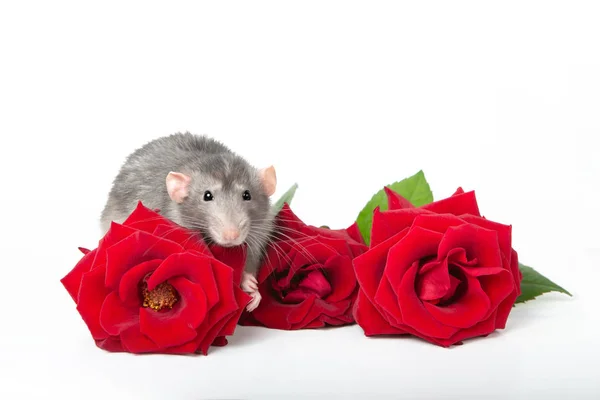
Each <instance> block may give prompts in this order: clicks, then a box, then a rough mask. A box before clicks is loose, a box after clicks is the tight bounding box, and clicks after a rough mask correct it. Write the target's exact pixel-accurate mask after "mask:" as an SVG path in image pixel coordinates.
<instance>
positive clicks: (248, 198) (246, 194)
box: [242, 190, 252, 201]
mask: <svg viewBox="0 0 600 400" xmlns="http://www.w3.org/2000/svg"><path fill="white" fill-rule="evenodd" d="M242 197H243V198H244V200H246V201H249V200H251V199H252V196H250V192H249V191H247V190H246V191H244V194H243V195H242Z"/></svg>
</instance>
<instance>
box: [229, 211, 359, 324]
mask: <svg viewBox="0 0 600 400" xmlns="http://www.w3.org/2000/svg"><path fill="white" fill-rule="evenodd" d="M276 224H277V232H278V233H279V234H278V235H276V236H278V238H276V239H273V241H272V243H271V244H270V246H269V248H268V249H267V253H266V256H265V261H264V263H263V265H262V266H261V268H260V271H259V274H258V282H259V292H260V294H261V296H262V301H261V302H260V304H259V306H258V307H257V308H256V309H255V310H254V311H253V312H252V313H244V314H243V316H242V319H241V320H240V323H241V324H242V325H258V326H265V327H268V328H274V329H284V330H296V329H303V328H320V327H323V326H326V325H344V324H350V323H353V322H354V318H353V317H352V305H353V303H354V301H355V300H356V295H357V291H358V285H357V282H356V277H355V275H354V271H353V268H352V259H353V258H354V257H356V256H357V255H359V254H361V253H363V252H364V251H366V250H367V246H366V245H365V244H364V242H363V241H362V237H361V236H360V233H359V231H358V227H357V226H356V224H354V225H352V226H351V227H350V228H348V229H339V230H329V229H325V228H317V227H314V226H309V225H306V224H304V222H302V221H301V220H300V219H299V218H298V217H297V216H296V215H295V214H294V213H293V212H292V210H291V209H290V208H289V206H288V205H287V204H285V205H284V207H283V209H282V210H281V211H280V212H279V214H278V216H277V219H276Z"/></svg>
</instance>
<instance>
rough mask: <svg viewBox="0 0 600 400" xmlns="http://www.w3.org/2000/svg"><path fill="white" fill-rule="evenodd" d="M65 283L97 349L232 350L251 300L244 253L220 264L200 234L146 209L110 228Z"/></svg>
mask: <svg viewBox="0 0 600 400" xmlns="http://www.w3.org/2000/svg"><path fill="white" fill-rule="evenodd" d="M82 251H83V252H84V256H83V257H82V259H81V260H80V261H79V262H78V263H77V265H76V266H75V267H74V268H73V270H71V271H70V272H69V273H68V274H67V275H66V276H65V277H64V278H63V279H62V280H61V282H62V284H63V285H64V287H65V289H66V290H67V291H68V292H69V294H70V295H71V297H72V298H73V300H74V301H75V303H76V304H77V311H78V312H79V314H80V315H81V317H82V319H83V321H84V322H85V323H86V325H87V327H88V328H89V330H90V333H91V335H92V337H93V339H94V341H95V342H96V345H97V346H98V347H100V348H102V349H104V350H107V351H114V352H124V351H125V352H131V353H172V354H185V353H202V354H207V352H208V348H209V347H210V346H211V345H216V346H223V345H225V344H227V339H226V336H230V335H232V334H233V332H234V330H235V327H236V324H237V322H238V320H239V317H240V315H241V313H242V312H243V310H244V307H245V306H246V304H248V302H249V301H250V297H249V296H248V295H247V294H245V293H244V292H243V291H242V290H241V289H240V288H239V284H240V276H241V273H242V270H243V265H244V260H245V251H243V249H236V248H233V249H231V250H221V253H222V254H223V255H225V254H226V256H227V257H226V258H227V264H225V263H224V262H222V261H219V260H218V259H217V258H216V257H215V255H214V254H213V253H212V252H211V251H210V250H209V248H208V247H207V246H206V245H205V244H204V242H203V241H202V239H201V238H200V237H199V236H197V235H196V234H195V233H193V232H190V231H188V230H186V229H184V228H182V227H180V226H178V225H176V224H174V223H173V222H171V221H169V220H167V219H165V218H164V217H162V216H161V215H160V214H158V213H157V212H154V211H152V210H149V209H147V208H146V207H144V206H143V205H142V204H141V203H139V204H138V207H137V208H136V209H135V211H133V213H132V214H131V215H130V216H129V218H128V219H127V221H125V222H124V223H123V224H117V223H113V224H112V226H111V228H110V230H109V231H108V232H107V233H106V235H105V236H104V237H103V238H102V239H101V240H100V242H99V245H98V247H97V248H96V249H94V250H91V251H89V250H85V249H82Z"/></svg>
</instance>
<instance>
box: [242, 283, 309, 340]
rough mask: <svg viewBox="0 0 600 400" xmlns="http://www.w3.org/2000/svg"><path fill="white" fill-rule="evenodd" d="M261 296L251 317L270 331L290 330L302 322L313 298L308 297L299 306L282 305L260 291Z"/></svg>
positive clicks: (266, 293)
mask: <svg viewBox="0 0 600 400" xmlns="http://www.w3.org/2000/svg"><path fill="white" fill-rule="evenodd" d="M261 294H262V296H263V298H262V300H261V302H260V304H259V305H258V307H257V308H256V309H255V310H254V311H253V312H252V316H253V317H254V318H255V319H256V320H257V321H259V322H260V323H262V324H263V325H264V326H266V327H268V328H272V329H282V330H290V329H292V327H293V326H295V324H297V323H299V322H300V321H302V319H303V318H305V317H306V315H307V314H308V313H309V311H310V309H311V308H312V307H313V305H314V301H315V296H314V295H313V296H309V297H308V298H307V299H306V300H304V301H303V302H302V303H300V304H282V303H280V302H279V301H278V300H277V299H276V298H274V297H273V296H272V295H271V294H270V293H269V292H265V291H263V290H261Z"/></svg>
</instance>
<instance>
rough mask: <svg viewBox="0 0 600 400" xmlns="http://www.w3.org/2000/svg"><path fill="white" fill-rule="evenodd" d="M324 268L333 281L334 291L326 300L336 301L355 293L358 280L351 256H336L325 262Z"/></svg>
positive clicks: (331, 281)
mask: <svg viewBox="0 0 600 400" xmlns="http://www.w3.org/2000/svg"><path fill="white" fill-rule="evenodd" d="M324 269H325V271H326V273H327V279H328V280H329V282H330V283H331V288H332V291H331V293H330V294H329V296H327V297H323V299H324V300H327V301H330V302H336V301H340V300H344V299H347V298H348V297H349V296H351V295H352V293H354V290H355V289H356V286H357V282H356V276H355V275H354V268H353V266H352V260H351V259H350V258H349V257H344V256H335V257H331V258H330V259H329V260H327V261H326V262H325V266H324Z"/></svg>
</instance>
